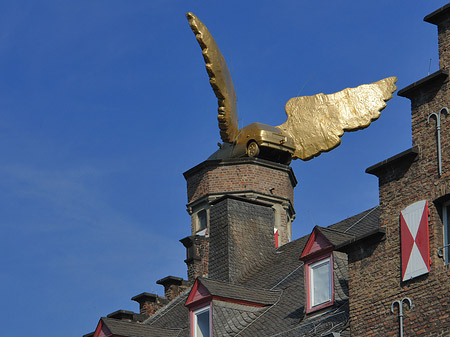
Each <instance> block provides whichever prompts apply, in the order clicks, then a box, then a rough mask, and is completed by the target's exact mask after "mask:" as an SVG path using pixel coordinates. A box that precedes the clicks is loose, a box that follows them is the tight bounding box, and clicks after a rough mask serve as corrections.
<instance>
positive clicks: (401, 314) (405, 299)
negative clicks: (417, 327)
mask: <svg viewBox="0 0 450 337" xmlns="http://www.w3.org/2000/svg"><path fill="white" fill-rule="evenodd" d="M404 301H407V302H408V304H409V309H411V308H412V302H411V300H410V299H409V297H404V298H403V299H402V300H401V301H398V300H397V301H394V302H392V305H391V312H392V313H394V306H395V304H396V303H397V304H398V317H400V337H403V302H404Z"/></svg>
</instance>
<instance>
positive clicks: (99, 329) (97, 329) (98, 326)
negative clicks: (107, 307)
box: [94, 320, 103, 337]
mask: <svg viewBox="0 0 450 337" xmlns="http://www.w3.org/2000/svg"><path fill="white" fill-rule="evenodd" d="M102 327H103V322H102V320H100V321H99V322H98V324H97V328H96V329H95V332H94V337H98V336H99V335H100V332H101V331H102Z"/></svg>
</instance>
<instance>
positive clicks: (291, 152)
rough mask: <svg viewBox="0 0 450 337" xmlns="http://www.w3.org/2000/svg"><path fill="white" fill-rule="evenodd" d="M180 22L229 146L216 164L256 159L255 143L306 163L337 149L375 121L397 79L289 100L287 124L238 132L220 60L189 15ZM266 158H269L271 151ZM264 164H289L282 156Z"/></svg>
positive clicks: (227, 76)
mask: <svg viewBox="0 0 450 337" xmlns="http://www.w3.org/2000/svg"><path fill="white" fill-rule="evenodd" d="M186 17H187V18H188V20H189V25H190V26H191V29H192V31H193V32H194V33H195V36H196V38H197V41H198V43H199V44H200V47H201V48H202V52H203V58H204V60H205V63H206V70H207V72H208V75H209V80H210V83H211V86H212V88H213V90H214V93H215V94H216V97H217V100H218V104H219V115H218V120H219V128H220V135H221V138H222V140H223V141H224V142H225V143H230V146H226V147H222V148H221V150H223V153H224V154H223V155H222V156H221V155H220V154H219V155H218V156H216V158H225V157H240V156H243V155H245V154H247V155H250V156H251V155H252V154H254V153H256V152H255V148H254V146H255V144H254V143H256V144H257V145H258V146H260V147H264V148H267V149H272V150H276V151H279V152H282V153H284V154H285V155H287V156H289V157H290V156H292V158H293V159H297V158H300V159H303V160H309V159H311V158H313V157H316V156H318V155H319V154H320V153H322V152H326V151H330V150H332V149H334V148H335V147H337V146H338V145H339V144H340V143H341V138H340V137H341V136H342V135H343V134H344V132H345V131H355V130H359V129H364V128H366V127H368V126H369V125H370V123H371V122H372V121H374V120H376V119H377V118H378V117H380V113H381V111H382V110H383V109H384V108H385V107H386V102H387V101H388V100H390V99H391V98H392V93H393V92H394V91H395V90H396V89H397V87H396V86H395V82H396V81H397V78H396V77H389V78H385V79H382V80H380V81H378V82H375V83H372V84H364V85H360V86H359V87H356V88H347V89H344V90H342V91H339V92H337V93H334V94H330V95H324V94H317V95H314V96H304V97H294V98H291V99H290V100H289V101H288V102H287V103H286V106H285V110H286V114H287V121H286V122H285V123H284V124H282V125H279V126H278V127H273V126H269V125H265V124H261V123H253V124H250V125H247V126H246V127H244V128H242V129H241V130H239V127H238V119H237V110H236V94H235V91H234V86H233V82H232V80H231V75H230V71H229V70H228V67H227V65H226V63H225V60H224V58H223V55H222V53H221V52H220V50H219V47H218V46H217V44H216V42H215V41H214V39H213V37H212V35H211V33H210V32H209V31H208V29H207V28H206V26H205V25H204V24H203V23H202V22H201V21H200V20H199V19H198V18H197V17H196V16H195V15H194V14H192V13H187V14H186ZM250 144H251V148H250V149H248V146H249V145H250ZM221 150H219V152H220V151H221ZM257 152H258V153H259V151H257ZM268 153H269V156H275V154H274V153H275V152H273V151H272V152H268ZM280 158H281V159H280ZM268 159H273V160H278V161H281V162H284V163H289V160H288V159H287V158H286V156H281V157H280V156H278V157H277V159H274V158H268Z"/></svg>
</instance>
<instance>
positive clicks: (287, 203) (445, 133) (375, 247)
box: [85, 4, 450, 337]
mask: <svg viewBox="0 0 450 337" xmlns="http://www.w3.org/2000/svg"><path fill="white" fill-rule="evenodd" d="M425 21H426V22H429V23H431V24H434V25H436V26H437V28H438V40H439V58H440V69H439V71H437V72H435V73H433V74H431V75H429V76H427V77H426V78H424V79H422V80H419V81H417V82H415V83H413V84H411V85H410V86H408V87H406V88H404V89H402V90H400V91H399V92H398V95H399V96H402V97H406V98H408V99H410V100H411V121H412V122H411V123H412V145H413V146H412V147H411V148H410V149H407V150H406V151H404V152H402V153H400V154H398V155H396V156H394V157H392V158H389V159H386V160H384V161H383V162H381V163H379V164H376V165H373V166H371V167H369V168H368V169H367V170H366V172H367V173H369V174H373V175H376V176H377V177H378V178H379V196H380V203H379V206H377V207H374V208H372V209H369V210H366V211H364V212H362V213H360V214H357V215H355V216H353V217H350V218H348V219H345V220H343V221H341V222H338V223H336V224H332V225H330V226H328V227H326V228H324V227H319V226H316V227H315V228H314V230H313V231H312V233H311V234H310V235H308V236H305V237H302V238H299V239H296V240H292V237H291V236H292V235H291V223H292V221H293V220H294V218H295V211H294V207H293V189H294V187H295V186H296V184H297V181H296V178H295V175H294V173H293V171H292V169H291V168H290V167H289V166H288V165H284V164H279V163H274V162H270V161H266V160H263V159H258V158H241V159H228V160H207V161H205V162H203V163H201V164H199V165H197V166H196V167H194V168H192V169H191V170H189V171H187V172H185V174H184V175H185V178H186V181H187V189H188V204H187V210H188V212H189V214H190V215H191V218H192V221H191V230H192V235H190V236H188V237H186V238H184V239H182V240H180V241H181V243H182V244H183V245H184V246H185V247H186V260H185V262H186V264H187V269H188V273H187V274H188V277H187V279H186V280H184V279H183V278H180V277H174V276H168V277H165V278H164V279H161V280H159V281H158V282H157V283H158V284H161V285H163V286H164V290H165V295H164V296H157V295H155V294H149V293H142V294H139V295H136V296H134V297H133V298H132V299H133V300H134V301H136V302H138V303H139V313H133V312H130V311H124V310H118V311H115V312H113V313H111V314H109V315H107V317H102V318H101V319H100V320H99V323H98V326H97V328H96V330H95V331H94V332H92V333H90V334H87V335H85V337H87V336H94V337H103V336H122V337H128V336H129V337H132V336H134V337H135V336H142V337H152V336H186V337H188V336H190V337H210V336H214V337H218V336H258V337H262V336H400V335H404V336H416V335H420V336H448V335H450V324H449V315H450V282H449V280H450V270H449V268H450V267H449V264H450V136H449V135H450V116H449V110H448V105H449V84H448V70H449V68H450V33H449V27H450V4H449V5H446V6H444V7H442V8H440V9H438V10H437V11H435V12H433V13H431V14H430V15H427V16H426V17H425Z"/></svg>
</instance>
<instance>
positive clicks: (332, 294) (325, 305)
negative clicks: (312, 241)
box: [305, 251, 334, 314]
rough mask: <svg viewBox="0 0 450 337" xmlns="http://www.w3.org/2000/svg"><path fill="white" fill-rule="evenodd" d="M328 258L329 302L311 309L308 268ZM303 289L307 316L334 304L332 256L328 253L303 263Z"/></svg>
mask: <svg viewBox="0 0 450 337" xmlns="http://www.w3.org/2000/svg"><path fill="white" fill-rule="evenodd" d="M328 257H329V258H330V268H331V300H330V301H328V302H325V303H322V304H319V305H316V306H313V307H311V292H310V288H309V266H310V265H311V264H313V263H315V262H318V261H320V260H323V259H326V258H328ZM305 289H306V313H307V314H309V313H311V312H314V311H317V310H320V309H323V308H326V307H329V306H331V305H333V304H334V259H333V254H332V252H331V251H330V252H329V253H328V254H325V255H321V256H319V257H316V258H314V259H311V260H309V261H308V262H307V263H305Z"/></svg>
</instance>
